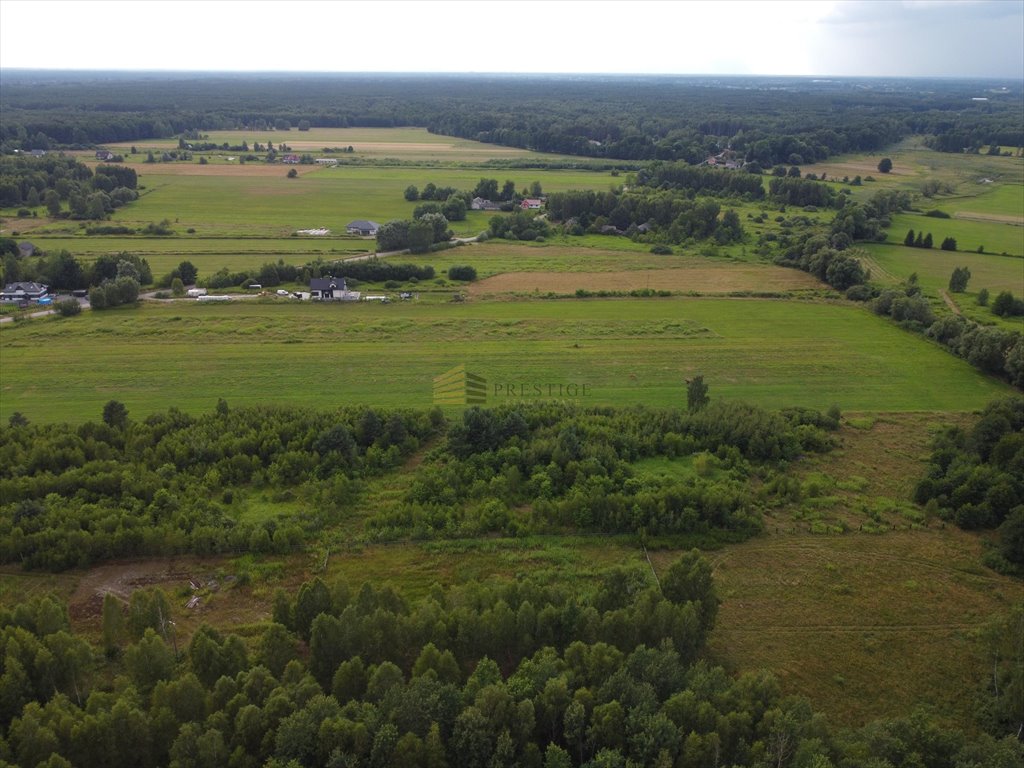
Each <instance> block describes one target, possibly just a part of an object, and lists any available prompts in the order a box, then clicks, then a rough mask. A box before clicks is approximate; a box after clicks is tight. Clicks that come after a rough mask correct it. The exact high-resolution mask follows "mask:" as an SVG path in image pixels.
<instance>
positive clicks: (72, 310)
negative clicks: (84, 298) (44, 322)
mask: <svg viewBox="0 0 1024 768" xmlns="http://www.w3.org/2000/svg"><path fill="white" fill-rule="evenodd" d="M54 309H56V310H57V314H59V315H60V316H61V317H74V316H75V315H77V314H80V313H81V312H82V305H81V304H79V303H78V302H77V301H76V300H75V299H63V300H61V301H58V302H57V303H56V304H54Z"/></svg>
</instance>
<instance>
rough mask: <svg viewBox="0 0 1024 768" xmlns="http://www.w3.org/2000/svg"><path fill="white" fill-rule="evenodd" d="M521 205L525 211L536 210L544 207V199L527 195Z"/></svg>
mask: <svg viewBox="0 0 1024 768" xmlns="http://www.w3.org/2000/svg"><path fill="white" fill-rule="evenodd" d="M520 206H521V207H522V209H523V210H524V211H535V210H538V209H540V208H543V207H544V200H543V199H542V198H537V197H527V198H523V202H522V203H520Z"/></svg>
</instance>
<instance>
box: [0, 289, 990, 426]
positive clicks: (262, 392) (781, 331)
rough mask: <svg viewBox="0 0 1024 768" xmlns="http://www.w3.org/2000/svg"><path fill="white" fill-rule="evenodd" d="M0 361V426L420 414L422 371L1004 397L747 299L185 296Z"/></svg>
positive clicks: (879, 405)
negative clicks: (238, 408) (272, 412)
mask: <svg viewBox="0 0 1024 768" xmlns="http://www.w3.org/2000/svg"><path fill="white" fill-rule="evenodd" d="M0 353H2V355H3V360H4V365H3V368H2V371H0V394H2V404H0V416H2V417H6V416H8V415H9V414H10V413H11V412H13V411H21V412H22V413H24V414H26V415H27V416H28V417H29V418H30V419H33V420H39V421H56V420H69V421H76V422H78V421H84V420H87V419H92V418H96V417H97V415H98V414H99V411H100V408H101V407H102V405H103V403H105V402H106V401H107V400H110V399H111V398H116V399H118V400H122V401H123V402H125V403H126V404H127V405H128V407H129V408H130V409H132V410H133V411H134V412H136V413H137V414H138V415H140V416H141V415H142V414H145V413H150V412H153V411H158V410H163V409H165V408H167V407H168V406H170V405H176V406H178V407H180V408H182V409H185V410H189V409H192V410H199V409H207V408H210V407H212V406H213V404H214V403H215V402H216V400H217V398H218V397H225V398H226V399H228V400H229V401H234V402H239V403H259V402H280V403H301V404H306V405H316V406H321V407H331V406H335V405H341V404H345V403H352V402H358V403H367V404H374V405H381V406H396V405H402V406H422V407H428V406H430V404H431V380H432V377H434V376H437V375H439V374H441V373H444V372H445V371H447V370H448V369H450V368H452V367H454V366H457V365H460V364H465V365H466V366H467V368H469V369H472V370H473V371H475V372H477V373H479V374H480V375H483V376H485V377H486V378H487V379H488V380H489V381H490V382H492V384H494V385H499V384H501V385H506V384H517V385H519V384H525V385H529V386H532V385H533V384H542V385H545V386H546V385H547V384H555V385H558V384H568V383H575V384H578V385H580V386H582V385H583V384H586V385H587V392H586V401H587V402H593V403H594V404H602V405H605V404H606V405H629V404H633V403H646V404H650V405H656V406H670V405H677V404H679V403H680V402H682V400H683V398H684V387H683V379H684V378H685V377H688V376H691V375H693V374H695V373H697V372H700V373H703V374H704V375H705V376H706V377H707V378H708V380H709V381H711V382H712V383H713V386H714V388H715V393H716V395H717V396H721V397H729V398H741V399H745V400H750V401H753V402H756V403H760V404H762V405H766V406H771V407H781V406H785V405H805V406H812V407H817V408H824V407H828V406H829V405H830V404H832V403H837V404H839V405H840V407H842V408H844V409H851V410H883V411H934V410H954V411H958V410H970V409H974V408H978V407H980V406H981V405H983V404H984V403H985V402H986V401H987V400H989V399H991V398H992V397H996V396H998V395H1000V394H1002V393H1005V392H1007V391H1008V389H1007V388H1006V387H1005V386H1004V385H1002V384H1000V383H998V382H997V381H995V380H993V379H991V378H989V377H986V376H984V375H983V374H981V373H979V372H977V371H975V370H974V369H972V368H971V367H970V366H968V365H967V364H966V363H964V362H962V361H959V360H956V359H954V358H953V357H951V356H950V355H949V354H948V353H947V352H945V351H943V350H941V349H940V348H939V347H937V346H934V345H932V344H930V343H928V342H926V341H924V340H922V339H921V338H919V337H916V336H914V335H912V334H910V333H907V332H905V331H902V330H900V329H898V328H896V327H894V326H893V325H891V324H890V323H888V322H887V321H885V320H883V319H881V318H877V317H874V316H872V315H870V314H869V313H867V312H865V311H864V310H863V309H862V308H859V307H854V306H847V305H829V304H821V303H809V302H807V303H795V302H784V301H759V300H710V299H709V300H676V299H671V300H653V299H652V300H585V301H584V300H553V301H546V302H544V301H540V302H525V303H520V302H496V303H479V304H478V303H470V304H465V305H438V304H398V305H384V306H381V305H372V306H369V305H319V304H317V305H313V304H299V303H297V302H286V301H280V302H274V303H260V302H255V301H251V302H239V303H236V304H232V305H218V306H211V305H208V304H205V305H204V304H199V303H196V302H188V301H182V302H177V303H173V304H170V305H161V306H144V307H142V308H139V309H126V310H121V311H113V312H105V313H100V312H90V313H86V314H84V315H82V316H79V317H77V318H72V319H68V320H58V319H54V318H50V319H46V320H42V321H34V322H29V323H23V324H20V325H10V324H8V325H6V326H4V327H3V329H2V330H0ZM555 396H556V397H558V396H559V395H558V393H555ZM561 396H562V397H565V394H562V395H561Z"/></svg>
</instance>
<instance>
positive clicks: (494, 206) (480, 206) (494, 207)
mask: <svg viewBox="0 0 1024 768" xmlns="http://www.w3.org/2000/svg"><path fill="white" fill-rule="evenodd" d="M469 207H470V209H472V210H474V211H500V210H501V205H499V204H498V203H495V202H493V201H491V200H485V199H484V198H482V197H474V198H473V202H472V203H470V204H469Z"/></svg>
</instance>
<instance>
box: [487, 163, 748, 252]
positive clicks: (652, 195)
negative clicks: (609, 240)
mask: <svg viewBox="0 0 1024 768" xmlns="http://www.w3.org/2000/svg"><path fill="white" fill-rule="evenodd" d="M726 174H729V175H733V174H731V173H730V172H728V171H712V172H711V175H722V176H724V175H726ZM744 175H746V174H744ZM748 178H749V176H748ZM758 188H760V182H758ZM694 194H695V191H694V190H691V189H681V190H672V189H666V190H661V189H659V190H654V189H651V188H649V187H637V188H632V189H630V190H629V191H628V192H619V191H609V192H595V191H592V190H585V191H575V190H574V191H569V192H559V193H554V194H551V195H550V196H549V197H548V201H547V208H548V214H549V216H550V217H551V218H552V219H553V220H555V221H559V222H561V223H562V225H563V227H564V228H565V231H566V232H567V233H569V234H574V235H581V234H584V233H585V232H592V233H595V234H608V233H613V234H626V235H629V236H632V237H634V238H635V239H637V240H641V241H644V242H654V243H673V244H676V243H683V242H688V241H691V242H692V241H700V240H707V239H709V238H712V239H714V240H715V242H717V243H720V244H727V243H734V242H739V241H741V240H742V239H743V227H742V225H741V223H740V219H739V216H738V214H737V213H736V212H735V211H733V210H732V209H727V210H726V211H725V212H724V213H723V212H722V206H721V205H720V204H719V202H718V201H717V200H715V199H714V198H712V197H701V198H698V199H694V197H693V196H694ZM494 226H502V225H501V223H500V222H498V223H495V221H494V220H493V219H492V230H493V227H494ZM520 239H523V238H520Z"/></svg>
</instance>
